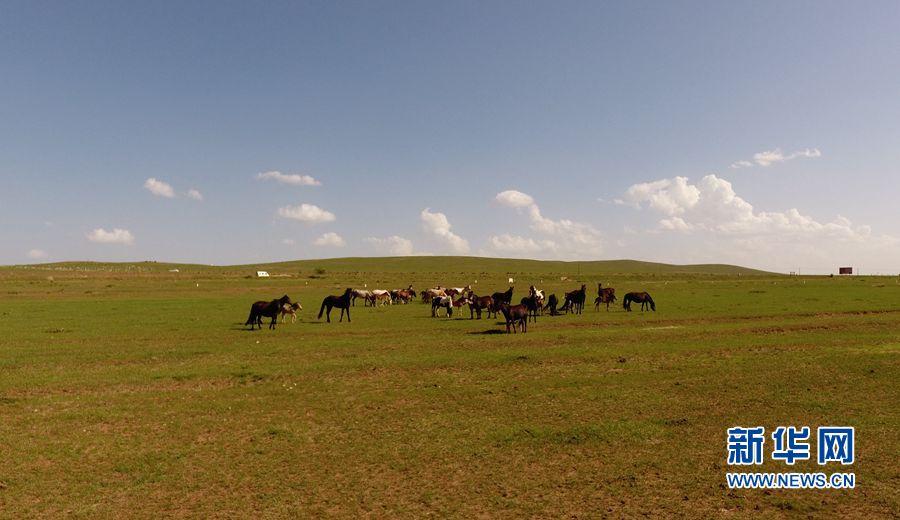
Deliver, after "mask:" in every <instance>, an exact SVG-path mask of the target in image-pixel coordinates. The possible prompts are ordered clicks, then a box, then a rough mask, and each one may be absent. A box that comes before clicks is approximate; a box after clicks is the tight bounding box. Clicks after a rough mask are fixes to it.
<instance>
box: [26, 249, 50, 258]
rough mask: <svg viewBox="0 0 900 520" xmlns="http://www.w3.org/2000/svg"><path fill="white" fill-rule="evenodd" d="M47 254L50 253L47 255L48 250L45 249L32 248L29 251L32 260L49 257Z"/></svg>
mask: <svg viewBox="0 0 900 520" xmlns="http://www.w3.org/2000/svg"><path fill="white" fill-rule="evenodd" d="M47 256H49V255H47V252H46V251H44V250H43V249H31V250H29V251H28V258H30V259H32V260H42V259H44V258H47Z"/></svg>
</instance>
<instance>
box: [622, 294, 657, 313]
mask: <svg viewBox="0 0 900 520" xmlns="http://www.w3.org/2000/svg"><path fill="white" fill-rule="evenodd" d="M631 302H635V303H640V304H641V312H643V311H644V309H645V308H646V307H649V308H650V310H651V311H653V312H656V303H655V302H654V301H653V298H651V297H650V293H646V292H630V293H628V294H626V295H625V297H624V298H622V308H623V309H625V310H626V311H628V312H631Z"/></svg>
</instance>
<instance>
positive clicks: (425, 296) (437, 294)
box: [422, 286, 447, 303]
mask: <svg viewBox="0 0 900 520" xmlns="http://www.w3.org/2000/svg"><path fill="white" fill-rule="evenodd" d="M443 296H447V293H446V291H444V288H443V287H440V286H438V287H434V288H432V289H425V290H424V291H422V303H428V302H430V301H431V300H433V299H434V298H441V297H443Z"/></svg>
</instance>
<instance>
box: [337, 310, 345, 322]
mask: <svg viewBox="0 0 900 520" xmlns="http://www.w3.org/2000/svg"><path fill="white" fill-rule="evenodd" d="M343 321H344V308H343V307H341V319H339V320H338V323H342V322H343Z"/></svg>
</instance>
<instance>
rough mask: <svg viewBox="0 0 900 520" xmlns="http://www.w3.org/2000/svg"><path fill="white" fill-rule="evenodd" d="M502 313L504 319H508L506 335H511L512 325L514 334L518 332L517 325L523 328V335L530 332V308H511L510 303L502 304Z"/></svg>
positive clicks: (517, 306) (522, 306) (516, 306)
mask: <svg viewBox="0 0 900 520" xmlns="http://www.w3.org/2000/svg"><path fill="white" fill-rule="evenodd" d="M499 307H500V312H502V313H503V317H504V318H506V333H507V334H509V333H510V332H509V326H510V325H512V330H513V332H518V331H517V330H516V325H519V326H521V327H522V334H525V333H526V332H528V307H526V306H524V305H512V306H510V305H509V304H508V303H501V304H500V305H499Z"/></svg>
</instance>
